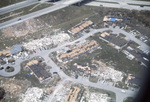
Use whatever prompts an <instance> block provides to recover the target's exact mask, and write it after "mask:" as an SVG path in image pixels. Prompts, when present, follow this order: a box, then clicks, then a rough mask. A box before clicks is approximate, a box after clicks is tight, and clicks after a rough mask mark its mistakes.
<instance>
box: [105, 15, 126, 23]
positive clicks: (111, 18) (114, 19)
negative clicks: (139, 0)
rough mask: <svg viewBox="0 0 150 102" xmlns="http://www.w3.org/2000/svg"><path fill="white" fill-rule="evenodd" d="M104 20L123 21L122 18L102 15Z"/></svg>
mask: <svg viewBox="0 0 150 102" xmlns="http://www.w3.org/2000/svg"><path fill="white" fill-rule="evenodd" d="M103 21H104V22H107V21H109V22H116V21H117V22H118V21H123V20H122V19H119V18H113V17H108V16H104V19H103Z"/></svg>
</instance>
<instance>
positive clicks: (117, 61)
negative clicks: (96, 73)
mask: <svg viewBox="0 0 150 102" xmlns="http://www.w3.org/2000/svg"><path fill="white" fill-rule="evenodd" d="M98 37H99V35H98V34H97V35H95V36H92V37H90V38H88V39H90V40H96V41H97V43H99V45H100V46H101V48H102V49H98V50H95V51H93V52H92V53H87V54H85V55H83V56H81V57H79V58H78V59H74V60H73V61H72V62H70V63H68V66H69V69H70V70H71V69H72V66H73V64H74V63H78V64H86V63H89V64H92V60H97V61H99V60H100V61H102V62H104V63H106V65H108V66H109V65H110V66H113V67H114V68H115V69H116V70H119V71H123V72H125V73H126V72H127V73H132V74H133V75H135V76H136V75H137V76H138V75H139V74H141V73H140V72H142V71H144V69H145V67H144V66H141V65H140V64H139V63H138V62H137V61H135V60H129V59H127V58H126V55H125V54H123V53H122V52H118V51H117V50H116V49H114V48H113V47H111V46H109V45H107V43H106V42H103V41H102V40H100V39H99V38H98ZM87 55H88V56H87Z"/></svg>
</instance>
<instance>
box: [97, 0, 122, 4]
mask: <svg viewBox="0 0 150 102" xmlns="http://www.w3.org/2000/svg"><path fill="white" fill-rule="evenodd" d="M96 2H101V3H111V4H119V3H118V2H109V1H98V0H96Z"/></svg>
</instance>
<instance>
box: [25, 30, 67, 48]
mask: <svg viewBox="0 0 150 102" xmlns="http://www.w3.org/2000/svg"><path fill="white" fill-rule="evenodd" d="M69 39H70V36H69V35H68V34H67V33H59V34H58V35H53V36H51V37H44V38H42V39H37V40H33V41H31V42H28V43H24V44H23V47H25V48H26V49H27V50H35V49H39V48H42V47H45V46H48V45H58V44H61V43H63V42H65V41H68V40H69Z"/></svg>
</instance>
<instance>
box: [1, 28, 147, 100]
mask: <svg viewBox="0 0 150 102" xmlns="http://www.w3.org/2000/svg"><path fill="white" fill-rule="evenodd" d="M110 29H111V30H112V31H113V32H118V33H123V34H125V35H126V37H129V38H132V36H131V34H129V33H128V32H125V31H123V30H121V29H119V28H117V27H116V28H113V29H112V28H111V27H110V28H102V29H91V31H90V32H89V33H86V34H83V35H84V36H82V37H81V38H79V39H76V40H74V41H72V42H66V43H63V44H62V45H60V46H57V47H56V48H52V49H49V50H42V51H39V50H38V51H36V53H34V54H32V55H29V56H30V58H33V57H36V56H41V55H42V56H41V57H42V58H44V60H45V62H47V65H48V66H51V67H52V69H51V70H50V71H51V73H53V72H58V74H59V76H60V77H61V79H63V80H64V79H66V80H70V81H73V82H76V83H80V84H83V85H87V86H91V87H96V88H101V89H105V90H109V91H113V92H115V93H116V97H117V98H116V100H117V101H116V102H122V100H123V99H124V98H126V97H128V96H133V95H134V94H135V92H133V91H131V90H126V94H124V93H122V92H121V89H119V88H116V87H114V86H112V85H105V84H102V83H100V82H98V83H92V82H89V81H88V79H85V78H84V80H83V78H82V77H79V78H78V79H74V78H71V77H70V76H68V75H66V74H65V73H64V72H63V71H61V70H60V68H59V67H58V66H57V65H56V64H55V63H54V62H53V60H52V59H51V58H50V57H49V54H50V53H52V52H55V51H58V50H59V49H61V48H63V47H65V46H67V45H73V44H75V42H77V41H83V40H85V39H86V38H88V37H89V36H91V35H94V34H95V33H98V32H103V31H105V30H110ZM134 39H135V41H136V42H140V41H139V40H138V39H136V38H134ZM139 44H140V45H145V46H144V47H143V48H142V49H150V48H149V46H147V45H146V44H144V43H143V42H140V43H139ZM26 60H27V59H26ZM23 61H25V60H22V59H21V58H18V59H16V64H15V65H11V64H8V65H9V66H12V67H14V68H15V71H14V72H5V69H4V70H2V71H0V75H1V76H4V77H10V76H14V75H16V74H17V73H19V72H20V69H21V68H20V64H21V63H22V62H23ZM8 65H4V66H3V67H5V68H6V67H7V66H8Z"/></svg>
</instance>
